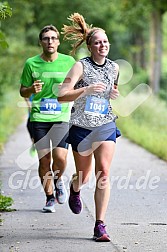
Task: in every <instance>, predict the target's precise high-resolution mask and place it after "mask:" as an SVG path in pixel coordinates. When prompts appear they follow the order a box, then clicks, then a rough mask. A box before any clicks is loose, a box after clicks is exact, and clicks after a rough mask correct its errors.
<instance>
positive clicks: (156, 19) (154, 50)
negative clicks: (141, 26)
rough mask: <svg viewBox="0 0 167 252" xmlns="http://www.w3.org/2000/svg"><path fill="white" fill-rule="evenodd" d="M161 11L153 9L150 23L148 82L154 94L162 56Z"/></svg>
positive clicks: (158, 86) (157, 90) (158, 87)
mask: <svg viewBox="0 0 167 252" xmlns="http://www.w3.org/2000/svg"><path fill="white" fill-rule="evenodd" d="M161 26H162V13H161V11H160V10H158V9H154V11H153V12H152V13H151V24H150V69H149V70H150V72H149V84H150V87H151V88H152V91H153V93H154V94H157V93H158V92H159V89H160V77H161V56H162V29H161Z"/></svg>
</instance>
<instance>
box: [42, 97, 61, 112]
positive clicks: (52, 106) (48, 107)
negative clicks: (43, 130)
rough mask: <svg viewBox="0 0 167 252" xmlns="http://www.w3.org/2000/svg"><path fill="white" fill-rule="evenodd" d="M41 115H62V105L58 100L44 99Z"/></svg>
mask: <svg viewBox="0 0 167 252" xmlns="http://www.w3.org/2000/svg"><path fill="white" fill-rule="evenodd" d="M40 113H42V114H52V115H53V114H58V113H61V104H60V103H59V102H58V101H57V99H50V98H43V99H42V100H41V103H40Z"/></svg>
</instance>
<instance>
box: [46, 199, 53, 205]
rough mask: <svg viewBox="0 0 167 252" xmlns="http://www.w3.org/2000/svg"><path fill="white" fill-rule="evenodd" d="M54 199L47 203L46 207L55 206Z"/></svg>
mask: <svg viewBox="0 0 167 252" xmlns="http://www.w3.org/2000/svg"><path fill="white" fill-rule="evenodd" d="M54 201H55V200H54V199H50V200H49V201H48V202H47V203H46V205H47V206H52V205H53V203H54Z"/></svg>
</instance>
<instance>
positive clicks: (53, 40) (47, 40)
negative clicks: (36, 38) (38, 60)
mask: <svg viewBox="0 0 167 252" xmlns="http://www.w3.org/2000/svg"><path fill="white" fill-rule="evenodd" d="M57 39H58V38H56V37H43V38H42V41H43V42H45V43H47V42H50V40H52V42H55V41H56V40H57Z"/></svg>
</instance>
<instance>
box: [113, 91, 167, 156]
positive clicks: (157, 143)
mask: <svg viewBox="0 0 167 252" xmlns="http://www.w3.org/2000/svg"><path fill="white" fill-rule="evenodd" d="M117 126H118V127H119V128H120V130H121V132H122V135H123V136H125V137H127V138H129V139H130V140H131V141H133V142H135V143H137V144H139V145H141V146H142V147H144V148H145V149H147V150H148V151H150V152H151V153H153V154H155V155H157V156H158V157H159V158H161V159H164V160H167V104H166V103H165V102H163V101H161V100H159V99H158V98H156V97H154V96H152V97H151V98H149V99H148V100H147V101H146V102H144V103H143V104H142V105H141V106H139V107H138V108H137V109H136V110H135V111H134V112H133V113H132V114H131V115H129V116H128V117H121V116H119V119H118V120H117Z"/></svg>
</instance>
